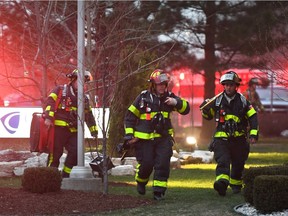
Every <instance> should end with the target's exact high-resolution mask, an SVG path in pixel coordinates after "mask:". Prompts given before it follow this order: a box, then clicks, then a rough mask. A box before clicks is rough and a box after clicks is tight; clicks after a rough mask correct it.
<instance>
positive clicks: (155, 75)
mask: <svg viewBox="0 0 288 216" xmlns="http://www.w3.org/2000/svg"><path fill="white" fill-rule="evenodd" d="M148 81H149V83H150V86H149V88H148V90H144V91H142V92H141V93H140V94H139V95H138V96H137V97H136V99H135V100H134V102H133V103H132V104H131V105H130V106H129V108H128V110H127V113H126V115H125V119H124V127H125V137H124V139H125V140H128V143H129V144H130V145H133V147H135V153H136V159H137V162H138V165H137V170H136V174H135V180H136V182H137V191H138V193H139V194H141V195H144V194H145V193H146V185H147V183H148V181H149V177H150V175H151V173H152V172H153V171H154V176H153V198H154V199H155V200H161V199H163V198H164V194H165V191H166V189H167V180H168V178H169V173H170V158H171V156H172V146H173V127H172V124H171V112H173V111H176V112H178V113H180V114H181V115H186V114H188V113H189V111H190V106H189V103H188V102H187V101H186V100H184V99H183V98H180V97H178V96H176V95H175V94H174V93H172V92H169V91H168V84H169V75H168V74H167V73H165V72H164V71H163V70H159V69H157V70H155V71H154V72H152V74H151V75H150V78H149V80H148Z"/></svg>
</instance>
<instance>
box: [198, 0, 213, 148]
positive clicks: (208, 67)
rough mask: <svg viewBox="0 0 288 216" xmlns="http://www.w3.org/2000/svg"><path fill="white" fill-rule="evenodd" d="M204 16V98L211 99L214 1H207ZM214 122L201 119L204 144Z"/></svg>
mask: <svg viewBox="0 0 288 216" xmlns="http://www.w3.org/2000/svg"><path fill="white" fill-rule="evenodd" d="M205 15H206V18H207V21H206V27H205V38H206V42H205V46H204V51H205V65H204V71H205V84H204V98H205V99H206V98H211V97H213V96H214V94H215V70H216V69H215V62H216V57H215V30H216V6H215V1H208V2H207V4H206V9H205ZM214 127H215V122H214V121H213V120H211V121H206V120H205V119H203V124H202V130H201V140H203V142H206V140H207V139H210V138H211V136H212V135H213V131H214Z"/></svg>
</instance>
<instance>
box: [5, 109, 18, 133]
mask: <svg viewBox="0 0 288 216" xmlns="http://www.w3.org/2000/svg"><path fill="white" fill-rule="evenodd" d="M1 122H2V124H3V126H4V127H5V129H6V130H7V131H8V132H9V133H10V134H14V133H15V132H16V131H17V129H18V127H19V122H20V112H11V113H8V114H6V115H4V116H2V118H1Z"/></svg>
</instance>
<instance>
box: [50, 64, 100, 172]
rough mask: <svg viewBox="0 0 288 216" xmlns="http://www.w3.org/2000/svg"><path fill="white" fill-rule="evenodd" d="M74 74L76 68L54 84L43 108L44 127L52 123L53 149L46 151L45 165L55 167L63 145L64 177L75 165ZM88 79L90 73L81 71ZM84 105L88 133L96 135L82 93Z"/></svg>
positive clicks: (75, 101)
mask: <svg viewBox="0 0 288 216" xmlns="http://www.w3.org/2000/svg"><path fill="white" fill-rule="evenodd" d="M77 75H78V70H74V71H73V72H72V73H70V74H68V75H66V76H67V77H68V78H69V79H70V82H69V83H68V84H65V85H59V86H57V87H56V88H55V89H54V90H53V91H52V92H51V93H50V95H49V96H48V99H47V106H46V108H45V112H44V113H45V115H44V116H45V125H46V126H47V127H48V128H49V127H54V146H53V152H50V153H49V156H48V162H47V163H48V166H51V167H58V166H59V159H60V157H61V156H62V154H63V150H64V148H65V149H66V150H67V157H66V159H65V162H64V167H63V170H62V177H63V178H68V177H69V176H70V173H71V170H72V168H73V166H75V165H77V119H78V118H77V90H78V84H77V77H78V76H77ZM89 81H91V74H90V72H89V73H88V72H85V82H89ZM57 102H58V103H57ZM57 105H58V107H56V106H57ZM84 106H85V109H84V112H85V122H86V124H87V126H88V128H89V130H90V133H91V136H92V137H95V138H97V136H98V129H97V126H96V122H95V118H94V116H93V114H92V108H91V106H90V104H89V100H88V97H87V96H86V95H85V105H84Z"/></svg>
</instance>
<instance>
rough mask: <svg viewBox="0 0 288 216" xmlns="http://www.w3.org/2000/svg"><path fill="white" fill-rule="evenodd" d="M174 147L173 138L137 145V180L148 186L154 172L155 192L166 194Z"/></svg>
mask: <svg viewBox="0 0 288 216" xmlns="http://www.w3.org/2000/svg"><path fill="white" fill-rule="evenodd" d="M172 146H173V142H172V138H171V137H164V138H156V139H154V140H140V141H139V142H137V143H136V146H135V153H136V159H137V161H138V165H137V169H136V175H135V180H136V181H137V182H138V183H139V184H144V185H146V184H147V183H148V181H149V177H150V175H151V173H152V171H153V170H154V176H153V191H154V192H160V193H163V194H164V193H165V191H166V189H167V180H168V178H169V174H170V159H171V156H172V153H173V152H172Z"/></svg>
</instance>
